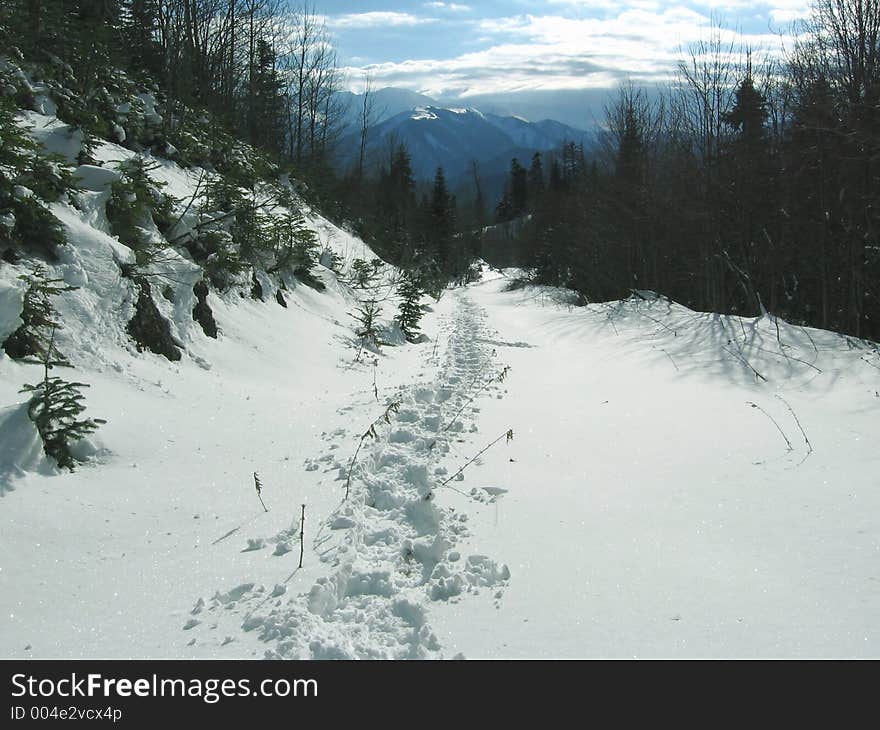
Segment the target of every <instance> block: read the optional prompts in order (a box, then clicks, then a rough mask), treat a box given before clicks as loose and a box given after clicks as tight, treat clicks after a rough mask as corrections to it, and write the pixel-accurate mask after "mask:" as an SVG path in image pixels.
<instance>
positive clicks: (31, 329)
mask: <svg viewBox="0 0 880 730" xmlns="http://www.w3.org/2000/svg"><path fill="white" fill-rule="evenodd" d="M18 278H19V279H20V280H21V281H23V282H24V283H25V284H27V289H26V290H25V294H24V299H23V301H22V308H21V315H20V318H21V322H22V323H21V326H20V327H19V328H18V329H17V330H15V332H13V333H12V334H11V335H9V337H7V338H6V340H5V341H4V342H3V349H4V350H5V351H6V354H7V355H9V357H11V358H13V359H14V360H24V359H26V358H47V357H49V350H50V346H51V348H52V353H51V359H52V361H53V362H54V363H55V364H58V365H68V364H69V363H68V361H67V358H66V357H64V355H62V354H61V352H59V351H58V348H57V346H55V345H54V337H55V332H56V330H57V329H58V328H59V327H60V326H61V325H60V323H59V322H58V321H57V318H58V312H57V311H56V310H55V306H54V305H53V304H52V298H53V297H56V296H58V295H59V294H63V293H64V292H69V291H76V289H77V287H75V286H69V285H67V284H64V283H63V282H64V279H53V278H50V277H49V276H48V275H47V273H46V269H45V268H44V267H43V266H42V265H40V264H37V265H36V266H34V268H33V270H32V271H31V272H30V273H29V274H22V275H21V276H19V277H18ZM50 343H51V345H50Z"/></svg>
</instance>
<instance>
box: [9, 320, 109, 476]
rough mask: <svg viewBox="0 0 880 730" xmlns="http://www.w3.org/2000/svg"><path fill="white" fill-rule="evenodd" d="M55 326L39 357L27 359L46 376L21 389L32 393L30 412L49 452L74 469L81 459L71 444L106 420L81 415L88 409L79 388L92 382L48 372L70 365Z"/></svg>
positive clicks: (63, 464) (66, 466)
mask: <svg viewBox="0 0 880 730" xmlns="http://www.w3.org/2000/svg"><path fill="white" fill-rule="evenodd" d="M54 343H55V329H54V327H53V328H52V331H51V335H50V337H49V343H48V347H47V348H46V350H45V352H43V353H41V356H40V357H39V358H37V359H32V360H28V362H31V363H34V364H39V365H42V366H43V379H42V380H41V381H40V382H39V383H36V384H33V385H31V384H25V385H24V386H22V389H21V390H20V391H19V392H21V393H29V394H30V401H29V402H28V416H29V417H30V419H31V421H32V422H33V423H34V425H35V426H36V427H37V431H38V432H39V434H40V438H41V439H42V441H43V449H44V451H45V452H46V455H47V456H50V457H51V458H53V459H55V461H56V462H57V463H58V466H59V467H61V468H62V469H69V470H70V471H73V470H74V466H75V465H76V464H77V462H78V459H77V458H76V456H74V454H73V452H72V451H71V448H72V446H73V444H74V443H75V442H76V441H79V440H80V439H83V438H85V437H86V436H88V435H89V434H91V433H93V432H94V431H96V430H97V429H98V427H99V426H100V425H101V424H104V423H106V421H105V420H104V419H101V418H84V419H79V418H78V416H80V415H81V414H82V413H83V412H84V411H85V406H84V405H83V403H82V401H83V400H84V396H83V395H82V393H81V392H80V391H81V390H82V389H83V388H88V387H89V386H88V385H86V384H85V383H77V382H68V381H66V380H63V379H62V378H59V377H57V376H51V377H50V375H49V371H50V370H52V368H54V367H57V366H59V365H67V364H68V363H67V361H66V360H64V359H63V358H58V357H57V355H56V353H55V347H54Z"/></svg>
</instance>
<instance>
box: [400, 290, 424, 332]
mask: <svg viewBox="0 0 880 730" xmlns="http://www.w3.org/2000/svg"><path fill="white" fill-rule="evenodd" d="M424 293H425V292H424V290H423V289H422V287H421V285H420V284H419V281H418V279H416V277H414V276H413V275H412V274H407V275H406V276H404V278H403V280H402V281H401V283H400V286H399V287H398V288H397V294H398V296H399V297H400V308H399V310H398V315H397V317H396V321H397V323H398V324H399V325H400V330H401V332H403V335H404V337H406V340H407V342H415V341H416V340H417V339H418V336H419V321H420V320H421V319H422V308H421V306H419V301H420V300H421V298H422V295H423V294H424Z"/></svg>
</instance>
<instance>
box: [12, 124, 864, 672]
mask: <svg viewBox="0 0 880 730" xmlns="http://www.w3.org/2000/svg"><path fill="white" fill-rule="evenodd" d="M29 121H30V122H31V123H32V124H34V125H35V126H36V128H37V129H38V130H43V132H42V133H41V134H43V137H45V138H42V137H41V140H42V141H43V142H44V143H45V144H46V145H47V146H49V147H50V148H53V149H55V150H56V151H58V152H60V153H64V152H65V150H64V149H63V143H64V142H65V140H67V139H68V138H69V134H68V132H69V130H65V129H62V128H61V127H59V126H58V124H60V123H57V122H52V120H51V119H49V118H41V117H40V115H35V114H33V113H32V114H31V115H30V117H29ZM63 126H64V125H62V127H63ZM38 136H39V135H38ZM96 154H97V156H98V158H99V160H100V161H102V162H104V163H105V165H106V166H107V168H106V169H104V171H103V172H102V170H101V169H99V168H89V169H81V170H80V172H81V177H82V179H83V180H84V182H85V183H86V185H85V187H86V190H85V192H84V193H83V194H82V202H81V206H80V209H79V210H77V209H75V208H73V207H71V206H68V205H65V204H55V205H54V206H53V211H54V212H55V213H56V215H57V216H58V217H59V219H60V220H61V221H62V222H63V223H64V225H65V227H66V230H67V234H68V237H69V239H70V244H69V245H68V246H67V247H65V250H64V251H63V252H62V258H61V261H60V263H59V264H58V265H57V266H54V267H51V273H52V274H53V275H58V276H63V277H64V278H65V280H66V281H67V282H68V283H70V284H74V285H76V286H78V287H80V288H79V289H78V290H77V291H75V292H67V293H65V294H62V295H61V296H59V297H58V301H57V306H58V309H59V311H60V313H61V318H62V322H63V325H64V329H63V330H62V331H61V332H60V334H59V346H60V348H61V350H62V351H63V352H65V354H67V355H68V356H69V357H70V359H71V361H72V362H73V364H74V365H75V366H76V370H75V371H74V373H75V378H76V379H78V380H81V381H84V382H86V383H89V384H90V385H91V388H90V389H89V390H88V391H87V393H86V395H87V406H88V415H90V416H93V417H103V418H106V419H107V420H108V423H107V424H106V425H105V426H102V427H101V429H100V430H99V431H98V433H97V434H96V436H95V437H94V439H93V441H94V443H93V445H92V450H93V457H92V460H91V463H90V464H88V465H86V466H83V467H81V468H79V469H78V470H77V471H76V472H75V473H73V474H67V473H64V474H61V473H58V471H57V470H56V469H54V468H53V466H52V465H51V464H49V463H48V462H47V460H46V458H45V457H44V456H43V454H42V450H41V448H40V443H39V439H38V436H37V435H36V433H35V431H34V429H33V427H32V426H31V424H30V422H29V420H28V419H27V416H26V413H25V410H24V406H23V403H24V400H25V397H24V396H23V395H21V394H20V393H19V392H18V391H19V388H20V387H21V385H22V384H23V383H26V382H35V381H36V380H37V379H38V378H39V372H38V371H39V368H38V367H37V366H33V365H25V364H22V363H16V362H12V361H11V360H10V359H9V358H8V357H6V356H5V354H2V353H0V616H2V618H3V621H2V622H0V656H3V657H224V658H235V657H264V656H269V657H284V658H300V657H315V658H343V657H352V658H353V657H363V658H411V657H413V658H415V657H418V658H435V657H453V656H457V655H460V654H461V655H464V656H466V657H599V656H627V657H629V656H642V657H647V656H655V657H657V656H659V657H663V656H779V657H789V656H841V657H849V656H878V655H880V635H878V630H877V624H878V618H877V617H878V616H880V509H878V508H880V489H878V487H880V483H878V477H877V474H878V473H880V450H878V449H877V448H876V432H877V426H878V424H880V418H878V416H880V357H878V353H877V351H876V350H874V349H871V348H869V347H867V346H865V344H864V343H859V342H856V341H853V340H850V339H848V338H845V337H843V336H839V335H835V334H832V333H828V332H821V331H818V330H805V329H802V328H798V327H793V326H790V325H787V324H785V323H782V322H779V323H777V322H776V321H774V320H773V319H772V318H769V317H765V318H762V319H760V320H740V319H738V318H732V317H718V316H715V315H709V314H699V313H695V312H691V311H689V310H687V309H685V308H683V307H680V306H678V305H675V304H671V303H669V302H667V301H666V300H663V299H651V298H648V299H632V300H629V301H627V302H620V303H612V304H605V305H591V306H589V307H584V308H576V307H572V306H570V305H569V304H567V298H566V295H565V293H563V292H558V291H554V290H547V289H536V288H527V289H520V290H516V291H507V288H508V284H509V283H510V280H509V279H508V278H506V277H504V276H502V275H499V274H497V273H493V272H488V271H487V276H486V279H485V280H484V281H483V282H482V283H478V284H475V285H472V286H469V287H466V288H458V289H452V290H448V291H447V292H446V293H445V294H444V296H443V298H442V299H441V300H440V301H439V302H436V303H431V307H430V311H429V312H428V313H427V314H426V316H425V318H424V320H423V322H422V331H423V332H424V333H425V335H426V336H427V339H426V341H423V342H421V343H419V344H416V345H403V344H398V345H397V346H388V347H384V348H383V350H382V353H381V354H380V355H379V356H378V357H376V358H375V363H376V364H375V367H374V365H373V357H372V356H368V357H366V358H363V357H362V358H361V361H360V362H355V356H356V354H357V353H358V347H357V343H356V341H355V339H356V338H355V336H354V329H355V326H356V323H355V321H354V319H353V318H352V316H351V315H352V313H353V312H354V311H355V310H356V308H357V305H358V296H357V293H356V292H355V291H353V290H352V289H350V288H348V287H347V286H346V285H345V284H344V283H343V282H342V281H340V280H339V278H338V277H337V276H336V275H334V274H333V273H332V272H330V271H329V270H327V269H323V268H322V269H320V270H318V271H317V275H318V276H319V277H320V278H321V279H322V281H323V282H324V283H325V285H326V287H327V289H326V291H324V292H321V293H319V292H317V291H315V290H313V289H310V288H308V287H306V286H303V285H301V284H298V283H297V282H295V281H294V280H292V279H290V278H289V279H288V280H287V289H286V290H285V291H283V292H281V296H282V298H283V299H284V301H285V303H286V304H287V307H286V308H285V307H282V306H280V304H279V303H277V302H276V300H275V298H274V294H275V290H274V289H273V288H272V287H274V286H276V285H277V282H271V281H269V280H268V279H267V280H266V281H265V282H263V284H264V288H265V289H266V291H265V297H264V299H265V301H263V302H259V301H254V300H252V299H250V298H248V297H245V298H242V297H240V296H239V294H238V293H237V292H236V291H230V292H227V293H226V294H224V295H219V294H216V293H214V292H212V293H211V294H210V295H209V298H208V301H209V303H210V306H211V307H212V309H213V312H214V316H215V318H216V320H217V323H218V326H219V329H220V337H219V339H217V340H213V339H209V338H208V337H206V336H205V335H204V334H203V332H202V331H201V329H200V328H199V326H198V325H197V324H195V323H194V322H193V320H192V307H193V304H194V295H193V293H192V285H193V283H194V281H196V280H197V279H198V278H199V277H200V276H201V274H200V272H199V271H198V270H197V268H196V267H194V265H193V264H191V263H190V262H187V261H185V260H184V259H183V258H180V259H179V260H174V261H171V262H166V264H165V265H166V266H169V267H171V268H170V269H169V271H167V272H165V274H167V275H165V276H164V278H163V277H160V278H159V280H160V281H163V282H166V283H167V284H168V286H169V287H170V290H171V291H170V298H166V297H165V296H162V295H159V294H158V292H157V293H156V294H155V296H154V298H155V300H156V303H157V305H158V306H159V308H160V310H161V311H162V314H163V315H164V316H165V317H166V318H167V319H168V321H169V322H170V323H171V327H172V333H173V335H174V337H175V338H176V339H177V341H178V342H179V343H180V345H181V348H182V350H183V352H184V355H183V358H182V359H181V360H180V361H179V362H176V363H171V362H169V361H167V360H165V359H164V358H162V357H160V356H157V355H153V354H150V353H138V352H136V350H135V348H134V345H133V343H132V342H131V341H130V340H129V338H128V337H127V335H126V334H125V324H126V323H127V322H128V320H129V319H130V318H131V314H132V311H133V302H134V298H135V292H134V287H133V285H132V283H131V282H130V281H128V280H126V279H123V278H122V277H121V274H120V271H119V266H118V265H117V263H115V262H114V259H119V260H125V258H126V257H128V256H130V255H131V254H130V251H129V250H128V249H126V248H125V247H124V246H122V245H121V244H120V243H119V242H118V241H116V239H115V238H113V237H112V236H111V235H110V234H109V226H108V224H107V221H106V217H105V216H104V212H103V204H104V202H105V201H106V198H107V196H108V192H107V188H106V186H107V185H108V184H109V182H110V181H111V180H112V177H113V175H112V173H107V169H109V168H112V167H113V165H114V162H115V161H117V160H119V159H122V158H125V157H127V156H130V155H131V154H132V153H130V152H128V151H126V150H123V149H122V148H119V147H117V146H115V145H111V144H106V145H103V146H102V147H101V148H100V149H99V150H98V151H97V153H96ZM153 174H154V175H155V176H156V177H157V178H160V179H161V180H162V181H163V182H165V183H167V185H168V187H167V190H168V192H170V193H172V194H173V195H175V196H176V197H178V198H181V199H185V198H186V197H187V196H188V195H191V194H192V192H193V190H194V189H195V187H196V186H197V185H198V180H199V178H200V175H201V173H200V172H199V171H197V170H194V171H184V170H181V169H180V168H178V167H177V166H175V165H173V164H171V163H167V162H163V163H162V166H161V167H160V168H159V169H157V170H156V171H155V172H154V173H153ZM310 221H311V225H312V226H313V227H314V228H315V230H316V232H317V233H318V236H319V239H320V241H321V243H322V245H323V246H325V247H327V248H329V249H332V250H334V251H335V252H336V253H337V255H338V256H339V257H340V258H341V259H342V260H343V261H344V262H345V263H344V264H343V269H347V268H348V267H349V266H350V264H351V262H352V261H353V260H354V259H355V258H361V259H364V260H367V261H369V260H371V259H372V258H373V254H372V252H371V251H370V250H369V249H368V248H367V247H366V246H364V244H363V243H362V242H360V241H359V240H357V239H356V238H354V237H353V236H351V235H350V234H348V233H346V232H344V231H342V230H340V229H339V228H337V227H335V226H333V225H332V224H331V223H329V222H328V221H326V220H324V219H323V218H321V217H320V216H319V215H317V214H313V215H311V216H310ZM17 273H18V271H17V270H15V269H13V268H12V267H10V266H8V265H2V266H0V337H3V338H5V336H6V335H8V334H9V333H10V332H12V331H13V330H14V329H15V328H16V326H17V324H18V319H17V312H18V311H19V308H20V301H21V294H22V287H23V285H22V283H21V282H19V281H18V279H17V278H16V276H17ZM393 276H394V271H393V270H391V269H390V267H386V269H385V270H383V272H382V277H383V279H384V281H385V282H386V284H385V286H387V287H388V288H389V289H390V288H391V287H390V284H388V282H389V281H390V280H391V278H393ZM157 289H158V287H157ZM360 296H361V298H364V297H365V296H375V292H374V293H372V294H365V293H361V295H360ZM383 306H384V308H385V312H384V315H383V319H384V321H385V322H387V321H388V320H389V319H390V317H391V316H392V315H393V313H394V305H393V300H390V301H387V302H385V303H384V304H383ZM397 342H398V343H401V342H402V340H400V338H398V339H397ZM362 354H363V353H362ZM386 416H387V418H386ZM371 426H372V430H371ZM368 430H370V436H368V437H363V436H364V434H365V433H366V432H367V431H368ZM511 430H512V432H513V433H512V436H513V438H512V440H511V439H510V438H509V435H508V432H509V431H511ZM361 442H362V446H360V447H359V444H361ZM487 447H488V448H487ZM481 451H483V452H484V453H482V455H480V456H479V458H478V459H476V460H474V457H475V456H477V455H478V454H480V452H481ZM355 454H357V459H354V456H355ZM462 467H464V469H463V471H462V473H461V474H458V475H457V473H458V472H459V471H460V470H461V469H462ZM254 472H258V473H259V476H260V480H261V483H262V485H263V491H262V497H263V499H264V501H265V503H266V506H267V507H268V509H269V511H268V512H266V511H264V509H263V507H262V506H261V504H260V501H259V499H258V497H257V494H256V492H255V489H254V478H253V474H254ZM349 474H350V477H351V478H350V480H349V479H348V478H347V477H348V476H349ZM349 482H350V483H349ZM347 485H348V486H349V487H350V489H349V492H350V493H349V497H348V499H345V496H346V486H347ZM303 505H305V523H304V525H301V524H300V518H301V516H302V514H303ZM301 536H302V537H303V540H302V545H303V548H304V555H303V566H302V568H299V567H298V565H299V559H300V538H301Z"/></svg>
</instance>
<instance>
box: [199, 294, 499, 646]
mask: <svg viewBox="0 0 880 730" xmlns="http://www.w3.org/2000/svg"><path fill="white" fill-rule="evenodd" d="M456 296H457V300H458V305H457V308H456V311H455V313H454V315H453V317H452V318H451V321H447V322H445V323H444V325H443V327H442V328H441V332H440V334H439V335H438V337H439V338H440V342H441V343H443V342H444V341H446V342H447V345H446V348H445V353H441V352H438V350H440V349H442V348H441V347H437V348H434V350H432V351H429V352H427V353H426V360H427V362H426V371H427V372H430V371H432V370H433V369H434V368H437V376H436V379H435V380H434V381H433V382H431V383H430V384H427V383H424V382H422V383H418V384H415V385H411V386H408V387H406V388H402V389H401V390H400V391H399V392H398V393H396V394H395V395H394V396H392V397H391V398H389V399H388V400H387V401H386V402H385V403H379V404H377V403H375V402H374V403H373V408H372V410H373V411H376V410H379V412H381V410H380V409H384V408H386V407H387V405H388V404H389V403H391V402H399V404H400V407H399V410H398V411H397V413H396V414H394V415H392V416H391V418H390V423H388V424H386V423H384V422H382V423H381V424H380V425H379V426H377V429H376V431H377V436H378V438H376V439H368V440H367V441H366V442H365V443H364V447H363V448H362V450H361V452H360V455H359V459H358V463H357V464H356V465H355V466H354V468H353V474H352V482H351V484H352V491H351V496H350V499H348V500H347V501H342V502H341V504H340V505H339V507H338V508H337V509H336V510H335V511H334V512H333V514H331V515H329V517H327V518H326V519H325V520H324V521H323V522H322V523H321V524H320V525H319V526H318V527H317V528H316V531H315V534H313V535H311V536H308V535H307V538H310V539H311V540H312V546H313V548H314V550H315V551H316V552H317V554H318V555H319V556H320V559H321V560H322V561H323V562H324V563H326V564H327V565H328V567H329V568H330V572H329V576H328V577H324V578H319V579H318V580H317V581H316V582H315V584H314V585H313V586H312V587H311V590H310V591H309V592H308V593H307V594H300V595H292V594H288V592H287V587H288V581H289V580H290V579H291V578H293V576H294V575H295V571H294V572H293V573H291V574H290V575H288V573H290V571H291V570H293V568H295V563H294V564H293V566H291V563H290V561H289V559H288V560H287V561H284V566H285V567H284V569H283V570H282V571H279V574H282V573H283V574H284V576H286V578H287V580H286V581H285V582H281V583H279V584H277V585H275V587H274V588H272V589H268V588H267V587H265V586H259V585H255V584H253V583H246V584H244V585H241V586H238V587H236V588H233V589H232V590H229V591H226V592H224V593H220V592H218V593H217V594H215V596H214V597H213V598H212V599H211V600H210V601H207V602H206V601H205V600H204V599H199V601H198V603H197V604H196V606H195V607H194V608H193V610H192V617H191V618H190V619H189V620H188V621H187V623H186V625H185V627H184V628H185V630H187V631H192V630H193V629H195V628H196V627H197V626H200V624H204V625H203V626H202V627H201V628H202V629H207V630H216V629H217V627H218V626H219V625H220V622H218V621H217V620H216V617H217V616H219V615H221V614H223V613H226V612H231V613H232V614H234V615H235V616H236V617H237V618H238V619H239V620H240V622H241V628H242V629H244V630H245V631H249V632H257V635H258V636H259V638H260V639H261V640H262V641H263V642H265V643H266V644H267V645H268V648H267V649H266V652H265V655H266V657H267V658H290V659H299V658H315V659H329V658H368V659H377V658H387V659H400V658H439V657H441V656H442V648H441V646H440V643H439V641H438V640H437V637H436V636H435V634H434V632H433V631H432V630H431V627H430V625H429V623H428V616H427V610H426V605H429V604H430V602H431V601H458V600H461V598H462V597H464V596H465V595H467V594H474V593H479V592H480V591H486V590H488V591H491V592H492V595H493V599H494V600H495V602H496V605H498V602H499V601H500V600H501V598H502V595H503V588H504V587H505V585H506V583H507V581H508V579H509V578H510V572H509V570H508V569H507V566H505V565H501V564H499V563H497V562H496V561H495V560H493V559H491V558H489V557H487V556H485V555H469V556H463V555H462V554H461V553H460V552H459V551H458V550H456V545H457V544H458V543H459V541H460V540H461V539H462V538H463V537H465V536H466V535H467V534H468V515H467V514H466V513H464V512H460V511H457V510H455V509H454V508H452V507H444V506H442V503H443V502H444V501H446V500H445V499H444V492H443V490H437V487H438V485H439V484H440V483H441V482H442V481H443V480H444V479H445V478H446V477H447V475H448V474H449V473H451V472H450V469H452V471H453V472H454V471H455V470H457V469H458V467H459V466H461V465H462V464H463V463H464V462H465V461H466V460H467V455H466V454H464V453H463V452H462V450H461V444H462V443H463V442H464V441H465V439H464V438H463V436H464V434H465V433H471V432H476V430H477V426H476V422H475V417H476V415H477V414H478V412H479V408H478V407H477V406H476V403H478V402H479V398H477V399H475V401H474V403H473V404H471V405H469V406H468V407H466V408H465V409H464V410H463V411H462V413H461V415H459V416H458V418H457V420H456V421H455V422H454V423H453V424H452V426H451V427H449V428H448V429H447V426H449V423H450V422H451V421H452V419H453V417H454V415H455V413H456V412H457V411H458V410H459V409H460V408H461V407H462V406H463V405H464V404H465V403H466V402H467V401H468V399H470V398H471V397H472V396H473V395H474V394H475V393H476V392H478V391H479V390H480V388H481V387H482V386H483V385H484V384H485V383H486V381H488V380H489V379H490V378H492V376H493V375H495V374H497V372H498V371H500V369H501V366H500V365H499V364H498V363H497V362H496V361H495V351H494V350H493V349H492V348H491V346H490V343H491V339H490V334H492V333H489V332H488V331H487V328H486V325H485V313H484V312H483V310H482V309H481V308H480V307H478V306H477V305H475V304H474V303H473V302H472V301H471V300H470V299H469V298H468V297H467V295H466V293H464V292H458V293H457V295H456ZM487 340H488V341H489V342H488V343H487V342H486V341H487ZM490 394H491V395H494V396H495V397H499V398H500V397H502V395H503V386H502V385H499V384H497V383H493V384H492V385H490V386H489V387H487V388H486V389H485V390H484V391H483V392H482V393H481V397H485V396H487V395H490ZM349 409H350V408H349ZM349 409H347V410H349ZM364 412H371V411H370V407H369V406H367V407H366V408H362V407H359V408H358V409H357V414H358V417H359V418H361V417H363V416H362V414H363V413H364ZM364 427H366V424H364ZM444 429H446V430H444ZM324 438H325V440H327V441H328V447H327V451H326V452H325V453H324V454H323V455H322V456H320V457H318V458H316V459H309V460H307V461H306V463H305V464H304V467H305V470H306V472H314V471H320V472H323V473H325V474H328V475H330V476H332V477H333V479H332V480H331V481H327V482H325V487H326V488H328V489H330V488H333V489H339V490H340V498H341V497H342V494H343V491H342V484H344V480H345V478H346V475H347V468H348V462H349V460H350V458H351V453H353V451H354V449H355V447H356V444H357V440H358V439H359V438H360V433H357V432H355V431H353V430H346V429H343V428H339V429H336V430H335V431H332V432H330V433H327V434H324ZM469 441H470V443H469V447H468V448H471V449H475V447H476V443H475V441H474V439H473V437H471V438H470V439H469ZM471 453H472V452H471ZM475 468H478V467H477V465H476V464H475V465H474V466H473V467H471V469H475ZM453 484H454V485H457V484H458V482H453ZM456 488H458V487H456ZM504 491H505V490H504V489H501V488H499V487H483V488H479V489H478V488H475V489H473V490H471V494H470V496H471V499H472V501H473V502H483V503H486V502H493V501H495V500H497V499H499V498H500V497H501V496H502V495H503V493H504ZM298 517H299V516H298V515H297V519H296V521H295V523H294V524H293V525H292V526H291V527H290V528H288V529H287V530H284V531H282V532H281V533H279V534H277V535H273V536H271V537H265V538H264V537H258V538H251V539H249V540H247V543H246V544H245V545H244V546H243V549H244V550H261V549H273V550H274V553H273V554H274V555H277V556H283V555H284V554H285V553H287V552H288V551H290V550H291V548H292V546H293V544H294V541H295V540H298V531H299V524H298ZM313 524H315V523H313ZM202 637H203V639H204V640H214V641H217V640H218V639H217V638H216V637H214V636H205V635H204V634H202ZM203 639H199V640H203ZM195 641H196V638H193V639H192V640H191V641H190V644H193V643H195ZM232 641H234V638H233V637H231V636H226V637H225V638H224V639H223V640H222V642H221V643H222V644H226V643H230V642H232Z"/></svg>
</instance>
